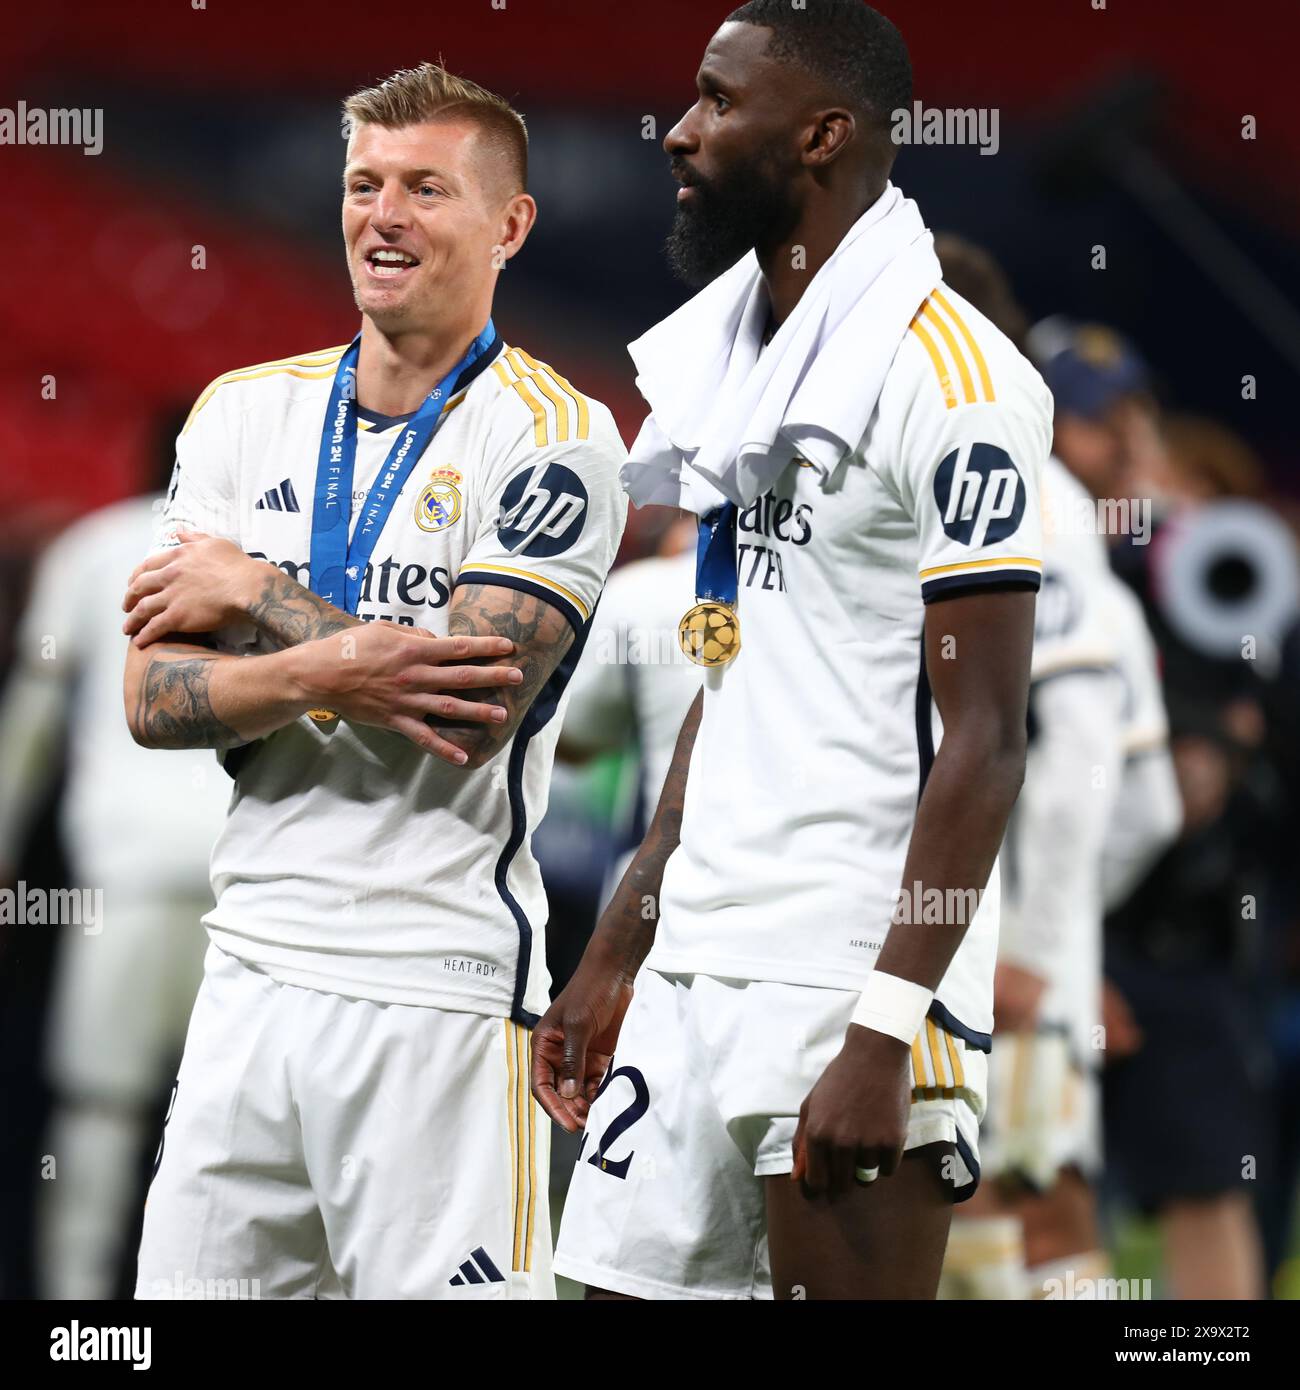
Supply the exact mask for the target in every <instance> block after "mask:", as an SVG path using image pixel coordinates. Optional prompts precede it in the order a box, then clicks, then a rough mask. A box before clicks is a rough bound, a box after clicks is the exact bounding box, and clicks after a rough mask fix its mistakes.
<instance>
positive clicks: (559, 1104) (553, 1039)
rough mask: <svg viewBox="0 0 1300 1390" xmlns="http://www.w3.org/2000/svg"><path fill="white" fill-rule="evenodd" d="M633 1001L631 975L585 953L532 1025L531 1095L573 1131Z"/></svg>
mask: <svg viewBox="0 0 1300 1390" xmlns="http://www.w3.org/2000/svg"><path fill="white" fill-rule="evenodd" d="M631 1002H632V983H631V981H630V980H626V979H624V978H623V975H622V973H621V972H620V971H619V970H617V969H615V968H613V967H612V966H610V965H608V964H604V963H600V962H598V961H596V960H589V959H588V957H587V956H584V957H583V959H582V963H581V964H580V965H579V966H578V969H577V970H576V971H575V972H574V976H573V979H571V980H570V981H569V983H568V984H567V985H566V986H565V988H564V989H563V990H562V991H561V992H560V995H559V997H558V998H557V999H556V1001H555V1003H553V1004H552V1005H551V1007H550V1008H549V1009H547V1011H546V1013H545V1014H544V1015H543V1016H542V1020H541V1022H540V1023H539V1024H538V1025H537V1026H536V1027H535V1028H534V1029H533V1095H534V1097H535V1098H536V1100H537V1103H538V1104H539V1105H540V1106H541V1107H542V1109H543V1110H545V1111H546V1113H547V1114H548V1115H549V1116H550V1117H551V1118H552V1119H553V1120H554V1121H555V1122H556V1124H558V1125H559V1126H560V1127H561V1128H562V1129H565V1130H567V1131H568V1133H570V1134H574V1133H576V1132H577V1131H578V1130H580V1129H582V1128H583V1127H584V1126H585V1125H586V1123H587V1111H588V1110H589V1109H590V1108H591V1102H592V1101H593V1100H595V1098H596V1092H597V1091H598V1090H599V1089H600V1083H601V1081H602V1080H603V1079H604V1076H605V1073H606V1071H608V1070H609V1064H610V1060H611V1059H612V1058H613V1055H614V1047H615V1045H616V1043H617V1042H618V1030H619V1028H620V1027H621V1026H622V1024H623V1015H624V1014H625V1013H627V1006H628V1005H629V1004H630V1003H631Z"/></svg>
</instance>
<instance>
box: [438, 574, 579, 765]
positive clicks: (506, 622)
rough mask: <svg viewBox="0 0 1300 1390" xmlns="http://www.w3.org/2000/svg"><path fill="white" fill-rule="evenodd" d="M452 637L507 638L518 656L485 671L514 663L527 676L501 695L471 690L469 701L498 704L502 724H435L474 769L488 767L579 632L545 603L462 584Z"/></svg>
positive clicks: (498, 587) (454, 605)
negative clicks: (503, 713)
mask: <svg viewBox="0 0 1300 1390" xmlns="http://www.w3.org/2000/svg"><path fill="white" fill-rule="evenodd" d="M447 622H448V631H449V632H450V634H451V636H453V637H492V636H496V637H504V638H506V639H508V640H509V641H510V642H511V643H512V644H513V654H512V655H511V656H509V657H508V658H501V659H500V660H496V659H488V660H486V661H483V662H482V663H480V664H482V665H485V666H497V665H500V661H501V660H507V659H508V660H509V661H510V662H511V663H512V664H513V665H515V666H517V667H519V669H520V670H521V671H522V672H523V680H522V681H520V682H519V684H518V685H515V686H512V687H503V688H500V689H497V690H467V691H466V692H465V698H466V699H467V700H486V701H491V702H495V703H496V704H498V705H499V706H501V707H502V708H503V709H504V711H505V717H504V718H503V719H502V720H500V721H499V722H497V723H493V724H485V723H482V722H474V723H470V722H466V721H461V720H456V719H444V718H434V719H432V720H430V723H431V724H432V725H433V727H434V728H435V729H437V730H438V732H439V733H440V734H441V735H442V737H443V738H445V739H447V740H448V741H449V742H451V743H454V744H455V745H456V746H457V747H458V748H460V749H462V750H463V751H464V752H465V754H466V757H467V759H468V762H469V765H470V766H471V767H482V765H483V764H484V763H486V762H488V761H489V760H490V759H491V758H493V757H495V756H496V754H497V753H499V752H500V751H501V749H502V748H504V747H505V745H506V744H507V743H509V741H510V740H511V738H513V737H514V733H515V730H516V729H517V728H518V727H519V722H520V720H521V719H523V717H524V715H525V714H526V713H527V712H528V708H529V706H530V705H531V704H532V703H533V701H534V700H535V699H536V698H537V694H538V692H539V691H540V690H541V688H542V687H543V686H544V685H545V684H546V682H547V681H548V680H549V679H550V676H551V673H552V672H553V671H554V670H555V668H556V667H557V666H558V665H559V664H560V660H561V658H562V657H563V656H564V654H565V652H567V651H568V650H569V648H570V646H572V644H573V628H572V627H571V626H570V624H569V621H568V619H567V618H565V617H564V615H563V614H562V613H561V612H560V611H559V609H558V608H553V607H552V606H551V605H550V604H549V603H547V602H545V601H544V600H543V599H539V598H535V597H534V596H533V595H532V594H525V593H521V592H520V591H519V590H517V589H507V588H504V587H503V586H501V585H499V584H462V585H460V586H459V587H458V588H457V589H456V591H455V593H454V594H453V595H452V600H451V611H450V613H449V615H448V620H447Z"/></svg>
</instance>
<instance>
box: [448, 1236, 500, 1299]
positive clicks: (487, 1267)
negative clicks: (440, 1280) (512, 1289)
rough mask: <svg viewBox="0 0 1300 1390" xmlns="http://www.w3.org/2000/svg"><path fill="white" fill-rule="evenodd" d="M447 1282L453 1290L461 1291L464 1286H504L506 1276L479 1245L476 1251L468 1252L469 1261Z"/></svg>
mask: <svg viewBox="0 0 1300 1390" xmlns="http://www.w3.org/2000/svg"><path fill="white" fill-rule="evenodd" d="M448 1282H449V1283H450V1284H451V1286H452V1287H453V1288H462V1289H463V1288H464V1287H465V1285H466V1284H504V1283H505V1282H506V1276H505V1275H504V1274H502V1273H501V1271H500V1270H499V1269H498V1268H497V1267H496V1265H494V1264H493V1263H492V1261H491V1259H490V1258H489V1256H488V1252H487V1251H486V1250H484V1249H483V1247H482V1246H481V1245H480V1246H479V1247H478V1249H477V1250H471V1251H470V1256H469V1259H468V1260H466V1261H465V1263H464V1264H463V1265H461V1267H460V1273H459V1274H453V1275H452V1276H451V1279H450V1280H449V1281H448Z"/></svg>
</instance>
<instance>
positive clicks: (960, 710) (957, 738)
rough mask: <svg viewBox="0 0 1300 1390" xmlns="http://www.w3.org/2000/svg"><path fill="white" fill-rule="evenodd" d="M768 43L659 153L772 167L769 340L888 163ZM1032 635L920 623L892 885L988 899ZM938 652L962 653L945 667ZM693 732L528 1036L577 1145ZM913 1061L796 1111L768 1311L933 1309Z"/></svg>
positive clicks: (711, 67)
mask: <svg viewBox="0 0 1300 1390" xmlns="http://www.w3.org/2000/svg"><path fill="white" fill-rule="evenodd" d="M768 38H769V31H768V30H766V29H764V28H762V27H760V26H756V25H746V24H737V23H728V24H724V25H723V26H722V27H721V28H720V29H719V30H718V32H717V33H716V34H715V35H714V37H713V39H712V41H711V42H710V44H709V46H708V48H707V50H706V51H705V55H704V60H703V62H702V64H701V66H700V70H699V74H698V76H697V79H696V86H697V89H698V98H697V100H696V102H695V104H694V105H693V106H692V107H691V108H690V109H689V110H688V111H687V112H686V114H685V115H684V116H683V117H682V119H681V120H680V121H679V122H678V123H677V124H676V125H675V126H674V127H673V129H672V130H671V131H670V132H669V134H668V136H667V138H666V139H665V140H664V149H665V150H666V151H667V153H668V154H669V155H670V156H671V157H672V158H673V160H674V163H675V164H676V165H677V166H678V168H679V170H680V171H681V172H682V174H683V179H684V182H685V184H686V186H687V191H686V192H685V194H684V195H682V196H684V198H685V199H686V200H690V199H691V198H693V197H698V196H700V195H699V194H698V193H692V192H690V191H689V185H690V183H691V182H692V181H703V182H705V183H711V182H713V181H714V180H718V179H720V178H723V176H725V175H726V173H727V171H728V170H729V169H732V168H737V167H746V166H750V165H752V162H753V161H754V160H756V159H758V158H759V156H760V154H761V153H762V152H765V151H766V152H767V154H768V156H769V159H770V160H771V161H774V162H775V167H776V168H777V170H778V172H779V174H780V176H781V178H782V179H783V180H784V184H785V189H786V194H787V198H788V204H787V205H788V206H789V207H790V208H791V209H792V211H793V213H794V216H793V219H792V220H789V221H788V222H787V225H788V226H792V227H793V230H792V231H789V232H783V233H782V234H781V235H780V236H779V237H778V238H776V240H775V241H774V244H770V245H769V244H763V243H762V242H758V243H756V245H755V251H756V254H757V256H758V261H759V265H760V267H761V269H762V272H763V276H764V279H765V281H766V284H767V289H768V293H769V296H770V300H771V304H772V310H773V314H774V316H775V318H776V319H777V321H778V322H779V321H781V320H783V319H784V318H785V317H786V316H787V315H788V314H789V313H790V311H791V309H793V307H794V306H795V305H796V304H797V303H798V301H799V298H800V296H801V295H802V294H803V291H804V289H805V288H806V287H807V285H808V284H809V283H810V281H811V280H812V278H813V276H814V275H815V274H816V272H817V271H818V270H819V269H820V268H821V266H822V265H824V264H825V262H826V260H827V259H828V258H829V257H830V255H831V254H832V253H833V252H834V250H835V249H836V247H837V246H838V245H839V244H840V242H841V241H842V240H843V238H844V236H845V234H846V233H847V232H848V231H849V229H850V228H851V227H852V226H853V224H854V223H855V222H856V221H857V220H858V218H859V217H861V215H862V214H863V213H864V212H865V211H866V210H867V208H868V207H870V206H871V204H872V203H874V202H875V201H876V199H877V198H878V197H879V196H880V194H881V192H882V191H883V190H884V186H885V182H886V179H887V177H888V171H889V167H890V164H891V162H892V154H893V150H892V149H891V148H889V147H888V138H887V136H882V135H881V134H880V133H879V132H876V131H872V130H870V129H869V128H868V124H867V122H866V120H865V119H863V118H862V117H861V116H860V115H858V114H855V113H854V112H853V111H852V110H850V109H849V108H848V107H847V106H845V105H844V104H843V103H842V102H837V101H836V100H835V99H834V95H833V94H828V93H827V92H826V91H824V90H822V89H821V88H820V87H819V84H818V81H817V79H816V78H815V77H813V76H812V75H811V74H808V73H806V72H804V71H802V70H801V69H799V68H797V67H794V66H792V65H789V66H788V65H785V64H783V63H781V62H779V61H776V60H773V59H772V58H770V57H769V56H768V55H767V52H766V49H767V43H768ZM882 141H883V144H882ZM683 166H684V167H683ZM798 250H802V253H803V254H802V258H800V257H798V256H797V255H796V252H797V251H798ZM1033 623H1034V595H1033V594H1032V593H1027V592H1003V593H988V592H984V593H973V594H965V595H961V596H958V597H954V598H951V599H949V600H947V601H946V602H942V603H938V604H935V605H933V606H932V607H931V608H930V609H929V611H928V614H927V622H926V629H925V647H926V659H927V666H928V668H929V674H930V680H931V687H932V690H933V693H934V699H935V703H936V705H937V707H938V709H939V712H940V714H941V716H942V718H943V723H944V737H943V741H942V744H941V746H940V749H939V751H938V753H937V754H936V757H935V760H934V763H933V765H932V767H931V770H930V775H929V778H928V780H927V783H926V788H925V793H924V796H923V797H922V799H921V803H920V805H919V807H918V809H917V815H916V820H915V824H914V826H913V830H912V838H911V842H910V845H909V849H908V854H907V859H906V864H905V867H904V872H903V883H904V884H907V885H911V884H912V883H914V882H918V881H919V882H920V883H921V884H922V885H923V887H924V888H925V889H932V888H937V889H940V890H945V889H958V890H967V889H972V888H973V889H979V890H982V889H983V888H984V885H985V884H986V883H987V881H988V876H989V872H990V870H991V868H992V865H993V862H994V859H995V858H996V855H997V852H998V848H999V846H1000V845H1001V843H1002V837H1003V833H1004V831H1005V829H1006V822H1007V818H1008V816H1009V814H1010V812H1011V807H1012V805H1013V803H1014V801H1015V798H1016V794H1017V792H1018V791H1019V788H1020V783H1021V780H1022V779H1023V776H1024V764H1025V716H1026V705H1027V700H1028V689H1029V657H1030V649H1031V646H1032V641H1033ZM945 637H951V638H954V639H955V643H956V644H955V648H954V647H949V649H948V652H947V656H948V658H949V659H945V651H944V649H943V639H944V638H945ZM954 653H955V655H954ZM698 720H699V711H698V709H693V710H692V713H691V715H690V716H689V717H688V719H687V723H686V726H685V727H684V729H683V734H682V737H681V739H680V740H679V743H678V748H677V752H676V754H675V756H674V760H673V770H672V771H671V772H670V774H669V778H668V782H667V783H666V785H665V788H664V793H663V796H662V798H661V801H660V805H659V810H658V813H657V814H656V818H655V823H656V825H657V826H658V827H659V831H658V833H656V831H655V829H654V827H652V830H651V835H650V836H649V837H648V838H647V845H646V846H643V847H642V851H641V852H639V853H638V855H637V857H636V859H634V860H633V863H632V866H631V867H630V868H629V870H628V873H627V876H625V878H624V880H623V883H622V885H621V886H620V888H619V891H618V893H617V894H616V895H615V897H614V900H613V901H612V902H611V904H610V906H609V908H608V909H607V910H606V912H605V913H604V915H603V916H602V918H601V921H600V922H599V923H598V925H597V928H596V932H595V933H594V935H593V937H592V941H591V944H590V945H589V947H588V950H587V953H586V955H585V956H584V959H583V961H582V964H581V965H580V966H579V968H578V971H577V972H576V973H575V976H574V978H573V980H572V981H571V982H570V984H569V985H568V987H567V988H566V989H565V990H564V991H563V993H562V994H561V995H560V997H559V998H558V999H557V1000H556V1001H555V1003H554V1004H553V1005H552V1007H551V1009H550V1010H549V1011H548V1012H547V1014H546V1016H545V1017H544V1018H543V1020H542V1022H541V1023H540V1024H539V1026H538V1028H537V1030H536V1032H535V1033H534V1039H535V1046H534V1061H533V1090H534V1094H535V1095H536V1097H537V1099H538V1100H539V1102H540V1103H541V1104H542V1106H543V1107H544V1108H545V1109H546V1110H547V1112H548V1113H549V1114H551V1115H552V1116H553V1118H555V1120H556V1121H557V1123H559V1124H560V1125H562V1126H563V1127H564V1128H565V1129H567V1130H570V1131H572V1130H574V1129H576V1128H578V1127H579V1126H580V1125H581V1124H583V1123H584V1122H585V1119H586V1113H587V1108H588V1106H589V1105H590V1102H591V1099H592V1097H593V1096H594V1092H595V1088H596V1085H597V1084H598V1083H599V1080H600V1074H601V1071H603V1063H604V1061H605V1060H606V1059H607V1057H608V1054H609V1053H611V1052H612V1051H613V1047H614V1043H615V1041H616V1039H617V1032H618V1026H619V1024H620V1022H621V1019H622V1015H623V1012H624V1011H625V1009H626V1007H627V1002H628V999H629V998H630V992H631V986H632V980H633V977H634V975H635V970H636V967H637V966H638V965H639V964H640V962H641V961H642V960H644V958H645V956H646V954H647V952H648V951H649V949H650V945H651V943H652V942H653V938H654V918H655V916H657V904H658V894H659V884H660V880H661V876H662V872H663V864H664V863H666V861H667V857H668V855H669V854H671V852H672V848H673V847H675V838H676V837H675V834H674V827H678V826H680V817H681V808H682V799H681V798H682V796H683V794H684V790H685V782H686V769H687V767H688V766H689V760H690V749H691V746H692V745H693V742H694V729H695V727H696V726H697V725H698ZM647 899H648V900H649V901H650V902H652V903H653V904H654V911H653V912H652V913H650V914H646V912H645V911H644V908H643V903H644V901H645V900H647ZM967 925H968V923H967V922H965V921H962V922H956V923H952V924H944V925H938V924H936V925H913V924H907V925H899V926H895V927H893V928H892V929H891V930H890V932H889V935H888V937H887V939H886V941H885V943H884V946H883V947H882V949H881V953H880V956H879V959H878V962H877V963H878V965H879V967H880V968H881V969H882V970H883V971H884V972H885V973H887V974H890V975H895V976H899V977H901V978H903V979H907V980H911V981H914V982H916V983H918V984H921V985H923V986H925V987H926V988H927V989H930V990H933V989H934V988H935V987H936V986H937V985H938V984H939V982H940V980H941V979H942V977H943V975H944V973H945V971H946V970H947V968H948V965H949V962H950V961H951V960H952V957H953V954H954V953H955V951H956V949H957V947H958V945H959V944H960V942H961V940H962V937H963V936H964V935H965V931H966V927H967ZM597 1042H598V1043H599V1047H598V1048H597V1047H596V1043H597ZM909 1051H910V1048H909V1046H908V1045H907V1044H905V1043H901V1042H898V1041H897V1040H896V1039H894V1038H892V1037H888V1036H886V1035H885V1034H882V1033H878V1032H875V1031H874V1030H869V1029H865V1028H862V1027H859V1026H858V1025H856V1024H851V1025H850V1026H849V1028H848V1030H847V1034H846V1037H845V1041H844V1046H843V1049H842V1050H841V1052H840V1053H839V1055H838V1056H837V1057H836V1058H835V1059H834V1060H833V1061H832V1062H831V1063H830V1065H829V1066H828V1067H827V1069H826V1071H825V1072H824V1073H823V1074H822V1076H821V1078H820V1079H819V1080H818V1082H817V1084H816V1085H815V1086H814V1087H813V1089H812V1091H811V1092H810V1093H809V1095H808V1097H807V1099H806V1100H805V1101H804V1104H803V1106H802V1108H801V1110H800V1115H799V1125H798V1131H797V1134H796V1137H795V1142H794V1171H793V1172H792V1173H791V1175H790V1176H789V1177H771V1178H768V1179H766V1186H767V1191H768V1214H769V1230H768V1235H769V1242H770V1247H771V1254H772V1265H773V1272H774V1285H775V1287H776V1292H777V1296H778V1297H791V1296H793V1294H792V1290H793V1289H794V1288H795V1286H799V1287H800V1288H802V1289H803V1290H805V1291H806V1294H810V1295H811V1296H813V1297H826V1298H836V1297H843V1298H863V1297H880V1296H885V1295H888V1296H892V1297H898V1296H900V1295H901V1296H906V1297H918V1298H930V1297H933V1296H934V1291H935V1289H936V1288H937V1286H938V1279H939V1273H940V1268H941V1264H942V1259H943V1250H944V1245H945V1243H946V1240H947V1230H948V1221H949V1218H950V1212H951V1208H950V1205H949V1202H950V1198H949V1195H948V1189H947V1187H946V1186H945V1185H944V1184H943V1183H941V1182H940V1176H941V1175H940V1168H939V1165H940V1164H941V1163H942V1162H943V1160H944V1159H945V1158H947V1157H949V1156H950V1155H949V1146H947V1145H930V1146H926V1147H924V1148H919V1149H916V1150H914V1151H913V1152H912V1153H911V1154H910V1155H909V1156H908V1158H907V1159H906V1160H904V1159H903V1145H904V1142H905V1140H906V1132H907V1122H908V1114H909V1106H910V1104H911V1099H912V1096H911V1068H910V1062H909ZM856 1168H878V1169H879V1172H880V1178H881V1179H884V1180H887V1181H881V1180H877V1181H876V1182H875V1183H872V1184H869V1185H863V1184H861V1183H859V1182H858V1181H857V1180H856V1178H855V1169H856ZM873 1269H874V1270H875V1273H874V1274H873V1272H872V1271H873ZM882 1270H885V1271H887V1277H886V1275H885V1274H882V1273H881V1271H882ZM590 1296H592V1297H602V1296H608V1295H604V1294H603V1293H602V1291H600V1290H593V1291H591V1295H590ZM805 1296H806V1295H805Z"/></svg>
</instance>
